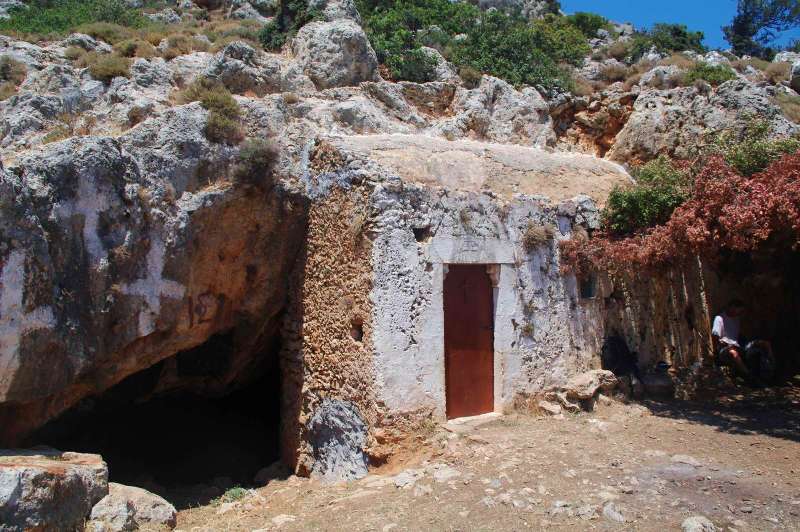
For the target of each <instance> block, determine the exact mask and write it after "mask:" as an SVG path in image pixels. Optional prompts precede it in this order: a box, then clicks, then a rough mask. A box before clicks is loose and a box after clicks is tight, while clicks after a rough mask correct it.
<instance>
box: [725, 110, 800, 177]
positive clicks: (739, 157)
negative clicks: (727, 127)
mask: <svg viewBox="0 0 800 532" xmlns="http://www.w3.org/2000/svg"><path fill="white" fill-rule="evenodd" d="M798 150H800V140H798V139H796V138H779V139H771V138H770V124H769V122H767V121H755V122H753V123H751V125H750V126H749V127H748V128H747V129H745V130H744V131H743V132H741V133H738V134H737V133H736V132H734V131H725V132H723V133H722V134H720V135H719V136H718V137H717V138H716V139H715V141H714V144H713V148H712V151H715V152H717V153H719V154H721V155H722V156H723V157H724V158H725V161H726V162H727V163H728V164H730V165H731V166H733V167H734V168H736V169H737V170H738V171H739V172H740V173H741V174H742V175H746V176H749V175H753V174H755V173H758V172H760V171H762V170H764V169H766V168H767V166H769V165H770V163H772V162H773V161H775V160H777V159H780V158H781V156H783V155H785V154H787V153H795V152H796V151H798Z"/></svg>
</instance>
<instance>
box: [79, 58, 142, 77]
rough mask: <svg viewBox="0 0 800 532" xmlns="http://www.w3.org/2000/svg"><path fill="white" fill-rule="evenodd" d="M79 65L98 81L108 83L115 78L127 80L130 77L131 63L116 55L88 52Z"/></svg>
mask: <svg viewBox="0 0 800 532" xmlns="http://www.w3.org/2000/svg"><path fill="white" fill-rule="evenodd" d="M80 62H81V64H82V65H83V66H85V67H87V68H88V69H89V74H91V75H92V77H93V78H94V79H96V80H98V81H102V82H103V83H110V82H111V80H112V79H114V78H116V77H120V76H121V77H124V78H127V77H129V76H130V66H131V62H130V60H129V59H128V58H127V57H120V56H118V55H116V54H99V53H97V52H88V53H87V54H85V55H84V56H83V57H82V58H81V60H80Z"/></svg>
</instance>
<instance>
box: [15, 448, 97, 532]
mask: <svg viewBox="0 0 800 532" xmlns="http://www.w3.org/2000/svg"><path fill="white" fill-rule="evenodd" d="M107 493H108V467H107V466H106V463H105V462H104V461H103V459H102V458H101V457H100V456H99V455H96V454H81V453H61V452H59V451H55V450H31V451H20V450H0V530H3V531H7V532H17V531H19V532H23V531H28V530H76V529H78V528H80V527H81V526H82V525H83V522H84V520H85V519H86V517H87V516H88V515H89V512H90V511H91V509H92V506H94V504H95V503H97V502H98V501H99V500H100V499H102V498H103V497H105V496H106V494H107Z"/></svg>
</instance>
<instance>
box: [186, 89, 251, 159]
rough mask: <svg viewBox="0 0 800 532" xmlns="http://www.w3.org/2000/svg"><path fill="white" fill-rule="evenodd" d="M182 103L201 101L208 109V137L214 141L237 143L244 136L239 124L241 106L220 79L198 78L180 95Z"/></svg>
mask: <svg viewBox="0 0 800 532" xmlns="http://www.w3.org/2000/svg"><path fill="white" fill-rule="evenodd" d="M178 100H179V101H180V102H182V103H189V102H200V105H202V106H203V108H204V109H206V110H208V119H207V121H206V128H205V133H206V137H207V138H208V139H209V140H211V141H212V142H219V143H226V144H236V143H238V142H241V141H242V139H243V138H244V134H243V133H242V129H241V127H240V125H239V120H240V118H241V113H242V112H241V108H240V107H239V104H238V103H236V100H235V99H234V98H233V96H232V95H231V93H230V92H229V91H228V89H226V88H225V86H224V85H223V84H222V83H220V82H219V81H216V80H213V79H209V78H198V79H197V80H195V81H194V82H193V83H192V84H191V85H189V87H187V88H186V90H184V91H183V92H182V93H181V94H180V95H179V97H178Z"/></svg>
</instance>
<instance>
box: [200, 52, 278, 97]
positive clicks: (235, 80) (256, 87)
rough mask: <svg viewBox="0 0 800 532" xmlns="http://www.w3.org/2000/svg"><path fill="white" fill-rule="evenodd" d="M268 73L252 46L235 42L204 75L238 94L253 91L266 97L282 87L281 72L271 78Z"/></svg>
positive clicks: (217, 55)
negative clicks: (259, 61)
mask: <svg viewBox="0 0 800 532" xmlns="http://www.w3.org/2000/svg"><path fill="white" fill-rule="evenodd" d="M267 72H268V71H266V70H265V69H264V68H262V66H261V65H260V64H259V63H258V57H257V54H256V51H255V50H254V49H253V48H252V47H251V46H250V45H248V44H246V43H244V42H242V41H234V42H232V43H230V44H228V45H226V46H225V48H223V49H222V50H221V51H220V52H219V53H218V54H216V55H215V56H214V58H213V59H212V60H211V62H210V63H209V64H208V66H207V67H206V69H205V70H204V72H203V74H202V75H203V76H205V77H209V78H212V79H217V80H219V81H221V82H222V83H223V84H224V85H225V87H227V88H228V90H230V91H231V92H233V93H236V94H242V93H244V92H247V91H252V92H254V93H256V94H258V95H264V94H266V93H267V92H270V91H275V90H277V89H279V87H280V76H279V72H273V76H272V77H271V78H270V77H267V76H266V75H265V74H266V73H267ZM275 74H278V75H277V76H276V75H275ZM276 78H277V79H276Z"/></svg>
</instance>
